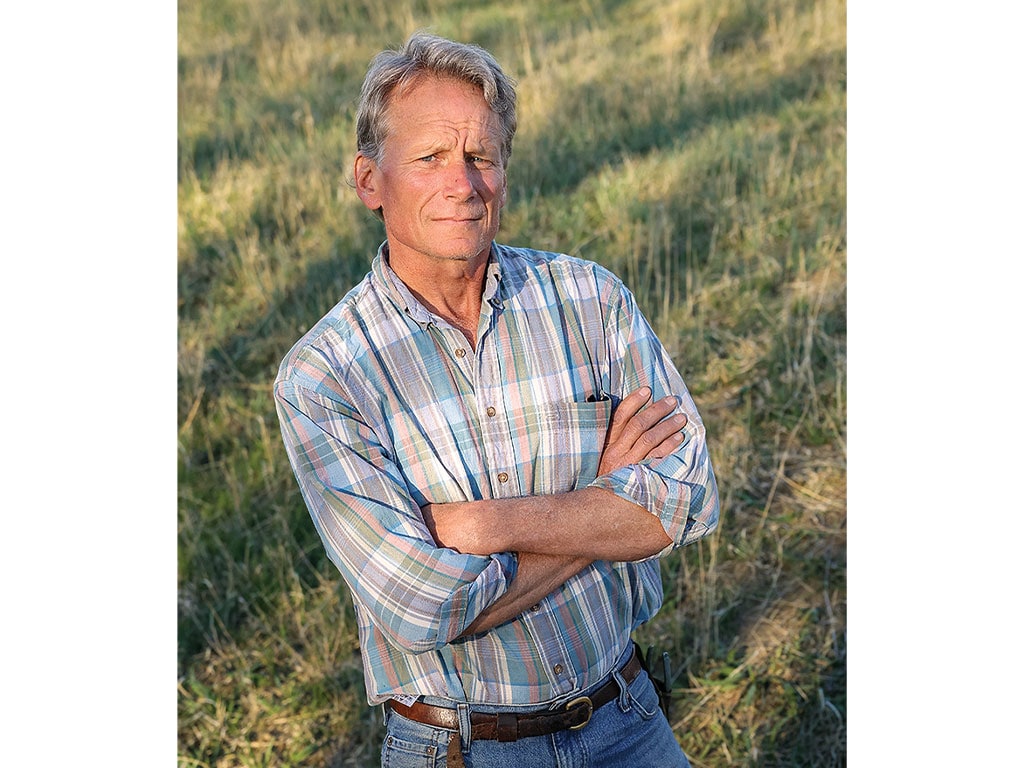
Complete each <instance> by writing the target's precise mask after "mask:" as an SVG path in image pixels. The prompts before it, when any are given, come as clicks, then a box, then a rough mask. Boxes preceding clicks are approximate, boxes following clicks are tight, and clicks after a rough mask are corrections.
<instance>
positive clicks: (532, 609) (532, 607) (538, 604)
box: [530, 603, 540, 613]
mask: <svg viewBox="0 0 1024 768" xmlns="http://www.w3.org/2000/svg"><path fill="white" fill-rule="evenodd" d="M530 610H531V611H533V612H534V613H536V612H537V611H539V610H540V603H537V604H536V605H534V606H531V607H530Z"/></svg>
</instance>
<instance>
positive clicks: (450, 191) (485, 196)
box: [355, 76, 506, 264]
mask: <svg viewBox="0 0 1024 768" xmlns="http://www.w3.org/2000/svg"><path fill="white" fill-rule="evenodd" d="M387 114H388V124H389V132H388V134H387V137H386V138H385V139H384V144H383V148H384V151H383V153H382V156H381V160H380V163H379V164H378V163H374V162H373V161H371V160H369V159H367V158H365V157H363V156H362V155H359V156H358V157H357V158H356V168H355V178H356V188H357V190H358V192H359V196H360V198H361V199H362V200H363V202H364V203H365V204H366V205H367V206H368V207H369V208H371V209H376V208H377V207H382V208H383V211H384V229H385V231H386V233H387V238H388V247H389V249H390V253H391V258H392V260H400V259H406V260H408V259H418V260H420V263H421V264H422V258H423V257H427V258H429V259H439V260H446V261H450V260H456V261H466V260H470V259H473V258H474V257H477V256H480V257H483V258H486V255H487V252H488V250H489V248H490V245H491V241H492V240H493V239H494V237H495V235H496V234H497V232H498V224H499V220H500V213H501V209H502V207H503V206H504V205H505V192H506V178H505V169H504V167H503V166H502V160H501V130H500V123H499V119H498V117H497V115H495V114H494V113H493V112H492V111H491V109H490V107H488V106H487V102H486V101H484V97H483V94H482V93H481V92H480V91H479V90H478V89H477V88H475V87H473V86H471V85H469V84H466V83H462V82H459V81H457V80H452V79H439V78H436V77H431V76H423V77H420V78H418V79H417V80H415V81H413V83H412V84H411V85H410V86H408V87H406V88H405V89H404V90H402V91H400V92H397V93H395V94H393V95H392V99H391V103H390V105H389V107H388V112H387Z"/></svg>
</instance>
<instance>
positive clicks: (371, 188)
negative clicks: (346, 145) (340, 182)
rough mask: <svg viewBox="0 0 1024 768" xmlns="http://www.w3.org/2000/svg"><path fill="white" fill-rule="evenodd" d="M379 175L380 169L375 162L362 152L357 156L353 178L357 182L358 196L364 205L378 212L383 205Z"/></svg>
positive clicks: (353, 167) (353, 168)
mask: <svg viewBox="0 0 1024 768" xmlns="http://www.w3.org/2000/svg"><path fill="white" fill-rule="evenodd" d="M379 175H380V169H379V168H378V167H377V164H376V163H375V162H373V160H371V159H370V158H368V157H367V156H366V155H364V154H363V153H362V152H359V153H357V154H356V160H355V163H354V164H353V166H352V177H353V178H354V179H355V182H356V194H357V195H359V199H360V200H362V201H363V205H365V206H366V207H367V208H369V209H370V210H371V211H376V210H378V209H379V208H380V207H381V205H382V202H381V193H380V189H379Z"/></svg>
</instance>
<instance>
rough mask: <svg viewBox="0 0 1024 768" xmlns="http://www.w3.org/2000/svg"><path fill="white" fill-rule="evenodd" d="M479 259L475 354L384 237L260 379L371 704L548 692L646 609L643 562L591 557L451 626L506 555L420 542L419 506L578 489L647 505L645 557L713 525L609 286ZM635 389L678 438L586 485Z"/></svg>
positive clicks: (669, 370)
mask: <svg viewBox="0 0 1024 768" xmlns="http://www.w3.org/2000/svg"><path fill="white" fill-rule="evenodd" d="M491 253H492V257H491V261H490V264H489V266H488V272H487V276H486V281H485V287H484V293H483V302H482V307H481V314H480V323H479V327H478V331H477V343H476V349H473V347H472V346H471V345H470V344H468V343H467V341H466V338H465V337H464V336H463V335H462V333H461V332H460V331H458V330H457V329H456V328H454V327H453V326H452V325H450V324H449V323H447V322H446V321H445V320H443V319H442V318H440V317H437V316H435V315H434V314H432V313H431V312H429V311H428V310H427V309H426V308H424V307H423V306H422V305H421V304H420V303H419V302H418V301H417V300H416V299H415V298H414V297H413V295H412V294H411V293H410V292H409V290H408V289H407V288H406V287H405V285H404V284H403V283H402V282H401V281H400V280H399V279H398V277H397V276H396V275H395V273H394V272H393V271H392V270H391V268H390V267H389V266H388V265H387V259H386V254H387V243H384V244H383V245H382V246H381V248H380V250H379V252H378V254H377V256H376V258H375V259H374V262H373V266H372V270H371V272H370V274H368V275H367V276H366V278H365V279H364V280H363V281H362V283H360V284H359V285H358V286H356V287H355V288H353V289H352V290H351V291H350V292H349V293H348V294H347V295H346V296H345V297H344V298H343V299H342V300H341V301H340V302H339V303H338V304H337V305H336V306H335V307H334V308H333V309H332V310H331V311H330V312H329V313H328V314H327V315H326V316H325V317H324V318H323V319H322V320H320V322H319V323H317V324H316V326H314V327H313V328H312V329H311V330H310V331H309V332H308V333H307V334H306V335H305V336H304V337H303V338H302V339H301V340H299V342H298V343H297V344H296V345H295V346H294V347H293V348H292V350H291V351H290V352H289V353H288V355H287V356H286V357H285V359H284V361H283V362H282V364H281V368H280V371H279V373H278V377H277V380H276V382H275V385H274V394H275V399H276V404H277V409H278V415H279V417H280V421H281V427H282V433H283V436H284V442H285V446H286V448H287V452H288V458H289V461H290V462H291V465H292V468H293V470H294V472H295V476H296V478H297V479H298V483H299V487H300V489H301V491H302V495H303V498H304V499H305V502H306V504H307V506H308V508H309V511H310V514H311V516H312V518H313V522H314V523H315V525H316V529H317V531H318V532H319V534H320V537H321V539H322V541H323V543H324V546H325V547H326V550H327V553H328V555H329V556H330V558H331V560H332V561H333V562H334V564H335V565H336V566H337V567H338V570H339V571H340V572H341V575H342V577H343V578H344V580H345V583H346V584H347V585H348V588H349V589H350V590H351V592H352V594H353V596H354V603H355V606H356V613H357V615H358V620H359V637H360V643H361V646H362V651H363V666H364V673H365V677H366V689H367V698H368V701H369V702H370V703H371V704H377V703H380V702H382V701H384V700H385V699H387V698H389V697H392V696H397V697H400V698H405V697H408V696H417V695H430V696H439V697H444V698H449V699H455V700H459V701H469V702H475V703H487V704H493V705H522V704H542V703H547V702H555V701H562V700H564V699H566V698H569V697H571V696H573V695H574V694H575V693H576V692H578V691H580V690H582V689H584V688H587V687H589V686H591V685H592V684H594V683H596V682H598V681H600V680H601V679H602V678H603V677H604V676H605V675H607V674H608V673H609V672H610V671H611V670H612V668H613V666H614V664H615V661H616V660H617V659H618V657H619V656H620V654H621V653H622V652H623V650H624V649H625V648H626V646H627V644H628V642H629V637H630V634H631V632H632V631H633V630H634V629H635V628H636V627H638V626H639V625H640V624H642V623H643V622H645V621H647V620H648V619H650V618H651V617H652V616H653V615H654V613H655V612H656V611H657V610H658V608H659V607H660V606H661V602H662V587H661V574H660V570H659V566H658V559H657V557H654V558H649V559H647V560H645V561H640V562H617V563H613V562H605V561H600V562H595V563H593V564H592V565H590V566H588V567H587V568H585V569H584V570H583V571H582V572H580V573H579V574H578V575H576V576H574V577H572V578H571V579H569V580H568V581H567V582H566V583H565V584H564V585H563V586H562V587H561V588H560V589H558V590H557V591H555V592H553V593H552V594H550V595H548V596H547V597H545V598H544V599H543V600H541V601H540V603H539V604H538V605H536V606H534V607H533V608H532V609H531V610H529V611H525V612H524V613H523V614H522V615H520V616H519V617H518V618H516V619H515V620H513V621H510V622H507V623H505V624H503V625H501V626H499V627H496V628H494V629H491V630H489V631H487V632H484V633H481V634H478V635H474V636H472V637H468V638H461V639H458V638H459V635H460V634H461V633H462V632H463V630H464V629H465V628H466V627H467V626H468V625H469V624H470V623H471V622H472V621H473V619H475V618H476V616H477V615H478V614H479V613H480V612H481V611H483V610H484V608H486V607H487V606H488V605H490V604H491V603H493V602H494V601H495V600H497V599H498V598H499V597H501V596H502V595H503V594H504V593H505V591H506V590H507V589H508V587H509V584H510V583H511V581H512V580H513V579H514V578H515V575H516V557H515V554H514V553H510V552H501V553H497V554H493V555H490V556H478V555H472V554H460V553H458V552H455V551H454V550H451V549H446V548H439V547H438V546H437V545H436V544H435V543H434V541H433V539H432V538H431V535H430V533H429V532H428V530H427V528H426V526H425V525H424V523H423V518H422V516H421V514H420V507H422V506H424V505H426V504H428V503H444V502H452V501H471V500H478V499H491V498H509V497H521V496H529V495H537V494H554V493H562V492H566V491H571V490H574V489H578V488H583V487H586V486H595V487H599V488H605V489H608V490H610V491H612V492H614V493H616V494H618V495H619V496H621V497H623V498H625V499H628V500H630V501H633V502H635V503H637V504H640V505H641V506H643V507H646V508H647V509H649V510H650V511H651V513H652V514H655V515H657V516H658V517H659V518H660V519H661V522H662V524H663V525H664V527H665V530H666V532H667V533H668V535H669V536H670V537H671V538H672V540H673V542H674V543H673V544H672V545H670V546H669V547H667V548H666V550H665V552H668V551H671V550H672V549H673V548H675V547H678V546H682V545H684V544H688V543H690V542H693V541H696V540H697V539H699V538H701V537H702V536H705V535H707V534H708V533H710V532H711V531H712V530H713V529H714V528H715V526H716V525H717V522H718V492H717V488H716V485H715V478H714V474H713V472H712V469H711V464H710V462H709V460H708V452H707V446H706V443H705V437H704V425H703V423H702V421H701V419H700V416H699V415H698V413H697V410H696V408H695V406H694V404H693V400H692V399H691V398H690V395H689V393H688V391H687V389H686V386H685V385H684V383H683V380H682V378H681V377H680V375H679V373H678V372H677V371H676V369H675V367H674V366H673V364H672V361H671V360H670V359H669V357H668V355H667V354H666V352H665V350H664V349H663V347H662V345H661V343H660V342H659V341H658V339H657V338H656V337H655V335H654V333H653V331H652V330H651V328H650V326H649V325H648V323H647V321H646V320H645V319H644V317H643V316H642V314H641V313H640V312H639V310H638V309H637V306H636V303H635V301H634V298H633V296H632V295H631V294H630V292H629V291H628V290H627V289H626V288H625V286H623V284H622V283H621V282H620V281H619V280H618V279H617V278H616V277H615V276H614V275H612V274H611V273H610V272H609V271H608V270H606V269H604V268H603V267H601V266H599V265H597V264H594V263H592V262H588V261H584V260H582V259H578V258H573V257H570V256H565V255H559V254H553V253H544V252H538V251H533V250H528V249H523V248H511V247H508V246H503V245H498V244H494V247H493V248H492V251H491ZM644 384H646V385H649V386H650V387H651V388H652V390H653V398H654V399H658V398H660V397H663V396H665V395H667V394H675V395H677V396H679V397H680V398H681V400H682V410H683V411H684V412H685V413H686V414H687V416H688V417H689V423H688V424H687V426H686V428H685V430H684V431H685V439H684V441H683V444H682V445H681V446H680V447H679V448H678V449H677V450H676V451H675V452H674V453H673V454H672V455H671V456H669V457H666V458H664V459H660V460H656V461H645V462H641V463H640V464H635V465H630V466H627V467H623V468H621V469H619V470H616V471H615V472H613V473H611V474H608V475H603V476H601V477H597V467H598V463H599V460H600V458H601V452H602V448H603V444H604V438H605V433H606V431H607V428H608V425H609V421H610V418H611V414H612V410H613V408H614V406H615V405H616V404H617V403H618V402H619V400H620V399H621V398H623V397H624V396H625V395H627V394H629V393H630V392H632V391H633V390H634V389H636V388H638V387H640V386H642V385H644ZM495 524H496V525H500V524H501V522H500V521H495ZM552 534H553V535H557V531H552ZM665 552H663V553H661V554H665ZM406 700H407V699H406Z"/></svg>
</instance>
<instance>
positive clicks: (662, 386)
mask: <svg viewBox="0 0 1024 768" xmlns="http://www.w3.org/2000/svg"><path fill="white" fill-rule="evenodd" d="M617 287H618V288H619V290H618V291H617V292H616V293H614V294H613V295H612V296H610V297H609V299H608V303H607V304H606V306H610V307H611V309H610V310H609V314H608V318H607V320H608V329H609V330H608V337H607V338H608V351H609V358H610V360H611V361H612V365H611V366H610V370H611V391H612V392H615V393H617V394H618V396H619V397H625V396H626V395H627V394H629V393H630V392H632V391H634V390H635V389H637V388H639V387H641V386H644V385H647V386H649V387H650V388H651V391H652V401H656V400H659V399H660V398H662V397H665V396H667V395H675V396H676V397H678V398H679V400H680V408H679V410H681V411H682V412H683V413H685V414H686V416H687V424H686V426H685V427H684V429H683V432H684V440H683V442H682V444H681V445H680V446H679V447H678V448H677V449H676V450H675V451H674V452H673V453H672V454H671V455H669V456H666V457H665V458H662V459H650V460H645V461H642V462H640V463H637V464H631V465H628V466H625V467H622V468H620V469H617V470H615V471H614V472H611V473H609V474H606V475H601V476H600V477H598V478H596V479H595V480H594V481H593V482H592V483H591V486H593V487H597V488H604V489H605V490H609V491H611V492H613V493H615V494H616V495H618V496H620V497H622V498H624V499H627V500H629V501H632V502H634V503H636V504H639V505H640V506H642V507H644V508H646V509H648V510H649V511H650V512H651V513H652V514H654V515H657V516H658V518H659V519H660V520H661V523H662V525H663V526H664V528H665V532H666V533H667V534H668V536H669V538H671V539H672V544H670V545H669V546H667V547H666V548H665V549H664V550H663V551H662V552H660V553H658V554H657V555H655V557H660V556H662V555H664V554H667V553H668V552H670V551H672V550H673V549H676V548H677V547H681V546H684V545H686V544H691V543H693V542H694V541H697V540H698V539H700V538H702V537H704V536H706V535H708V534H709V533H711V532H712V531H713V530H715V528H716V527H717V526H718V512H719V508H718V485H717V483H716V481H715V473H714V470H713V469H712V467H711V460H710V458H709V456H708V446H707V440H706V435H705V430H704V422H703V420H702V419H701V417H700V414H699V413H698V412H697V407H696V405H695V404H694V402H693V398H692V397H691V396H690V393H689V390H688V389H687V387H686V384H685V383H684V382H683V379H682V376H680V374H679V372H678V370H677V369H676V367H675V365H674V363H673V362H672V360H671V358H670V357H669V355H668V353H667V352H666V350H665V348H664V346H663V345H662V344H661V341H660V340H659V339H658V338H657V336H656V335H655V333H654V331H653V329H652V328H651V326H650V324H649V323H648V322H647V320H646V318H644V316H643V314H642V313H641V312H640V311H639V309H638V307H637V306H636V302H635V300H634V298H633V296H632V294H631V293H630V292H629V291H628V290H627V289H626V288H625V287H622V286H617Z"/></svg>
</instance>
